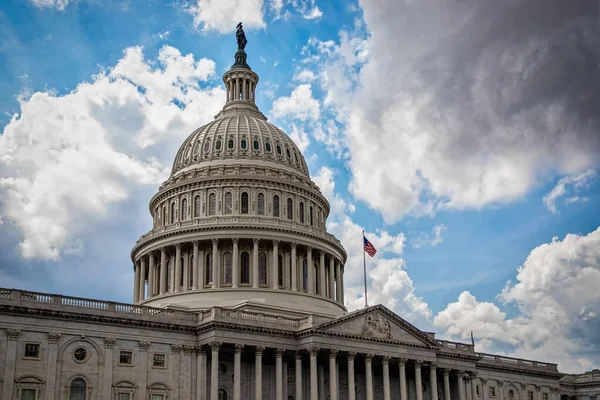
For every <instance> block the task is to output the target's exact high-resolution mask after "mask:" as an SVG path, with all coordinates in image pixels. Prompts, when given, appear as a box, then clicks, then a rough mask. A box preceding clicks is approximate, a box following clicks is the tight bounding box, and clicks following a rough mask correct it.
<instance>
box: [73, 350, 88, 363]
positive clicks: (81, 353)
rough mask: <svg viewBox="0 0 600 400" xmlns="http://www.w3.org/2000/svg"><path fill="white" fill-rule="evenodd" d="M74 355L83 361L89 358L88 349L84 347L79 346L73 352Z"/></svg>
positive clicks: (76, 358)
mask: <svg viewBox="0 0 600 400" xmlns="http://www.w3.org/2000/svg"><path fill="white" fill-rule="evenodd" d="M73 357H74V358H75V360H77V361H79V362H83V361H85V360H86V359H87V350H86V349H84V348H83V347H78V348H76V349H75V351H74V352H73Z"/></svg>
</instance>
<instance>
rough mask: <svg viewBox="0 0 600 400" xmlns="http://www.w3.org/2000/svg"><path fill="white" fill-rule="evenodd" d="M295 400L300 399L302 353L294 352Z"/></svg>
mask: <svg viewBox="0 0 600 400" xmlns="http://www.w3.org/2000/svg"><path fill="white" fill-rule="evenodd" d="M294 372H295V373H296V400H302V399H303V398H304V397H303V396H302V354H301V353H300V352H297V353H296V369H295V371H294Z"/></svg>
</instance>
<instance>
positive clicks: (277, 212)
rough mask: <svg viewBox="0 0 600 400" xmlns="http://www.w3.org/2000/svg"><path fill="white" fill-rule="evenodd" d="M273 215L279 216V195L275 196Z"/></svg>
mask: <svg viewBox="0 0 600 400" xmlns="http://www.w3.org/2000/svg"><path fill="white" fill-rule="evenodd" d="M273 216H274V217H279V196H277V195H275V196H273Z"/></svg>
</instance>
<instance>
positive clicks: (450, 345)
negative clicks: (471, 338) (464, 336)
mask: <svg viewBox="0 0 600 400" xmlns="http://www.w3.org/2000/svg"><path fill="white" fill-rule="evenodd" d="M436 342H437V344H438V345H439V346H440V347H441V348H442V350H451V351H452V350H456V351H461V352H468V353H473V354H475V346H473V345H472V344H466V343H460V342H452V341H450V340H437V339H436Z"/></svg>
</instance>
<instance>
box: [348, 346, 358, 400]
mask: <svg viewBox="0 0 600 400" xmlns="http://www.w3.org/2000/svg"><path fill="white" fill-rule="evenodd" d="M355 357H356V353H348V400H356V384H355V383H354V358H355Z"/></svg>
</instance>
